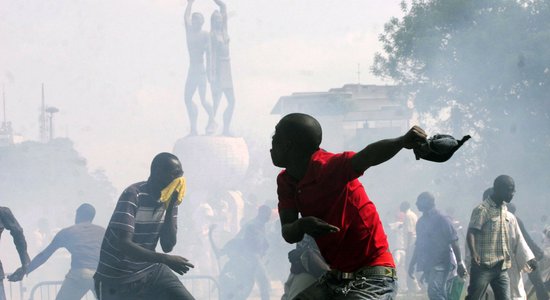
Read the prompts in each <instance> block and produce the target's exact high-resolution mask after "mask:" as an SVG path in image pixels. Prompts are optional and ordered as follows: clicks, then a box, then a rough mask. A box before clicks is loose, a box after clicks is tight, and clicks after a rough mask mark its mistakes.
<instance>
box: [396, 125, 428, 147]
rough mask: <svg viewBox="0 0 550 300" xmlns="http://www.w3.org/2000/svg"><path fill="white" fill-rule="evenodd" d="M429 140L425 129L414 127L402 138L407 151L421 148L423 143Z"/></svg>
mask: <svg viewBox="0 0 550 300" xmlns="http://www.w3.org/2000/svg"><path fill="white" fill-rule="evenodd" d="M427 138H428V135H427V134H426V132H425V131H424V129H422V128H420V127H418V126H416V125H415V126H413V127H412V128H411V129H409V131H407V133H405V135H404V136H403V137H402V139H403V147H405V148H407V149H413V148H416V147H419V146H420V145H422V144H423V143H425V142H426V139H427Z"/></svg>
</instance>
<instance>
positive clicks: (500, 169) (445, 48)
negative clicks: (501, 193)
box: [372, 0, 550, 203]
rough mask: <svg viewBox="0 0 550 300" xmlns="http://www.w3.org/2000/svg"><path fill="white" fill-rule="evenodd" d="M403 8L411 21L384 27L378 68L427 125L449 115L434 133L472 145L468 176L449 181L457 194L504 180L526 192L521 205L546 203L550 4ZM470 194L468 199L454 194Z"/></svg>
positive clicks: (448, 3) (443, 2)
mask: <svg viewBox="0 0 550 300" xmlns="http://www.w3.org/2000/svg"><path fill="white" fill-rule="evenodd" d="M402 8H403V11H404V13H405V16H404V17H403V18H399V19H398V18H393V19H391V20H390V21H389V22H387V24H386V25H385V28H384V33H383V34H381V36H380V41H381V42H382V44H383V51H382V52H381V53H378V54H377V55H376V57H375V63H374V65H373V67H372V69H373V72H374V73H375V74H376V75H378V76H380V77H383V78H387V79H391V80H393V81H395V82H397V83H398V84H399V85H401V86H402V88H403V89H404V92H405V94H406V95H409V97H410V98H412V99H413V101H414V104H415V108H416V109H417V110H418V112H419V113H420V116H421V118H420V121H421V122H424V121H426V120H427V119H426V118H425V117H426V116H429V115H431V116H434V115H437V114H438V113H439V112H440V111H441V110H442V109H450V111H451V114H450V118H448V119H439V121H438V122H439V123H437V124H436V125H433V124H431V126H434V127H437V128H438V129H439V130H442V131H445V132H449V133H454V134H455V135H456V136H460V135H462V134H466V133H469V134H472V135H473V136H474V139H473V140H471V141H470V142H468V143H467V144H466V147H464V148H463V149H461V150H460V151H459V152H462V154H461V155H464V156H465V157H464V158H463V159H464V161H463V162H464V168H465V170H467V171H465V172H461V171H456V170H453V171H452V172H446V173H444V174H443V175H445V176H450V177H452V178H455V180H460V181H459V182H460V185H457V188H458V189H460V188H459V187H462V188H464V186H469V187H474V186H476V184H478V182H475V178H477V180H478V181H479V179H480V178H483V180H485V181H490V180H492V179H493V178H494V177H495V176H496V175H499V174H502V173H508V174H510V175H512V176H513V177H514V178H516V179H517V180H516V182H517V183H519V185H518V189H519V190H521V191H524V192H525V193H524V194H522V195H520V196H522V197H523V198H531V200H533V199H534V201H535V202H539V203H544V202H545V199H544V198H545V196H543V194H544V191H543V190H548V188H547V187H548V181H550V172H549V171H548V169H549V165H550V155H548V153H550V1H548V0H516V1H514V0H413V1H412V2H407V3H405V2H403V4H402ZM466 154H467V157H466ZM446 169H449V168H446ZM448 171H450V170H448ZM464 175H466V176H470V177H471V179H470V181H465V180H467V179H465V178H464V177H463V176H464ZM542 187H544V188H542ZM464 192H466V193H469V192H470V191H462V192H461V191H459V190H457V194H460V193H464ZM481 192H482V190H480V191H475V192H473V193H474V194H475V195H477V194H479V195H481ZM476 199H478V196H476ZM476 201H477V200H476Z"/></svg>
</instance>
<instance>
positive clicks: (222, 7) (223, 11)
mask: <svg viewBox="0 0 550 300" xmlns="http://www.w3.org/2000/svg"><path fill="white" fill-rule="evenodd" d="M214 2H215V3H216V5H217V6H218V7H219V8H220V13H221V14H222V16H225V17H226V16H227V7H226V5H225V3H224V2H223V1H221V0H214Z"/></svg>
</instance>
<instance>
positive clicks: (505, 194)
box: [466, 175, 516, 300]
mask: <svg viewBox="0 0 550 300" xmlns="http://www.w3.org/2000/svg"><path fill="white" fill-rule="evenodd" d="M515 192H516V188H515V183H514V180H513V179H512V177H510V176H508V175H500V176H498V177H497V178H496V179H495V181H494V183H493V194H492V195H490V196H489V197H487V198H486V199H485V200H483V202H482V203H481V204H480V205H478V206H477V207H476V208H474V210H473V211H472V216H471V218H470V223H469V225H468V233H467V242H468V248H469V249H470V253H471V256H472V263H471V268H470V284H469V285H468V296H467V297H466V299H468V300H478V299H481V297H482V296H483V295H484V294H485V291H486V290H487V286H488V285H491V288H492V290H493V292H494V294H495V298H496V299H499V300H509V299H511V298H510V277H509V276H508V272H507V270H508V269H509V268H510V267H511V266H512V260H511V257H510V247H509V234H508V225H507V223H506V216H507V213H506V212H507V209H506V205H505V203H509V202H510V201H512V198H513V197H514V193H515Z"/></svg>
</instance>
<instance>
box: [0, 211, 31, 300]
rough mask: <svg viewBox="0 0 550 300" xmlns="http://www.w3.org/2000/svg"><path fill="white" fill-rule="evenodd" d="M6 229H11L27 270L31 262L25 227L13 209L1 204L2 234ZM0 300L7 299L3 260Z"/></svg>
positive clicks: (20, 258)
mask: <svg viewBox="0 0 550 300" xmlns="http://www.w3.org/2000/svg"><path fill="white" fill-rule="evenodd" d="M4 229H7V230H9V232H10V234H11V236H12V237H13V243H14V244H15V248H16V249H17V253H18V254H19V260H20V261H21V269H22V270H23V271H24V272H25V271H26V269H27V266H28V264H29V261H30V258H29V254H28V253H27V241H26V240H25V235H24V234H23V228H21V226H20V225H19V223H18V222H17V220H16V219H15V217H14V216H13V214H12V213H11V210H10V209H9V208H7V207H3V206H0V236H2V232H3V231H4ZM0 280H2V282H1V283H0V300H6V293H5V291H4V269H3V268H2V262H0Z"/></svg>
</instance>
